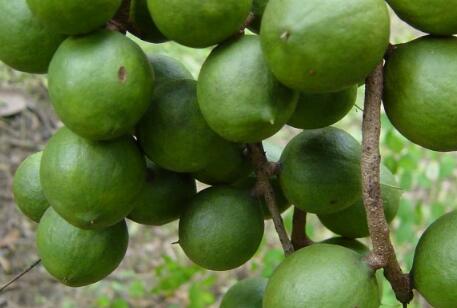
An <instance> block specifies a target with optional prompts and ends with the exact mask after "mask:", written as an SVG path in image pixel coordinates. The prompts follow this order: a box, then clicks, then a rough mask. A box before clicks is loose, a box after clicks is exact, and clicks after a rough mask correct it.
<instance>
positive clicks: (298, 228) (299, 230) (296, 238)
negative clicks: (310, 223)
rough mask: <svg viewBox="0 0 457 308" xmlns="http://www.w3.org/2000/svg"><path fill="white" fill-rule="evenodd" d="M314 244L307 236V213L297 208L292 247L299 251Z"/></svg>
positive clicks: (293, 222)
mask: <svg viewBox="0 0 457 308" xmlns="http://www.w3.org/2000/svg"><path fill="white" fill-rule="evenodd" d="M312 243H313V242H312V241H311V240H310V239H309V238H308V236H307V235H306V212H305V211H303V210H301V209H299V208H298V207H295V208H294V216H293V218H292V245H293V246H294V249H295V250H298V249H300V248H303V247H306V246H308V245H311V244H312Z"/></svg>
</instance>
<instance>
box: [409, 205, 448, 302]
mask: <svg viewBox="0 0 457 308" xmlns="http://www.w3.org/2000/svg"><path fill="white" fill-rule="evenodd" d="M456 263H457V211H453V212H451V213H448V214H446V215H444V216H442V217H440V218H439V219H438V220H437V221H435V222H434V223H433V224H432V225H431V226H430V227H429V228H428V229H427V230H426V231H425V233H424V234H423V235H422V237H421V239H420V241H419V243H418V244H417V247H416V252H415V255H414V263H413V269H412V271H411V273H412V277H413V281H414V288H415V289H416V290H417V291H419V293H420V294H421V295H422V296H423V297H425V299H426V300H427V301H428V302H429V304H430V305H432V306H433V307H436V308H453V307H455V303H456V302H457V293H456V292H455V290H456V289H457V267H456V266H455V264H456Z"/></svg>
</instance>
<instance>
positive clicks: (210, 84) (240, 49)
mask: <svg viewBox="0 0 457 308" xmlns="http://www.w3.org/2000/svg"><path fill="white" fill-rule="evenodd" d="M297 99H298V93H297V92H295V91H292V90H290V89H288V88H286V87H285V86H283V85H282V84H280V83H279V82H278V81H277V80H276V78H275V77H274V76H273V75H272V74H271V72H270V71H269V69H268V67H267V64H266V62H265V59H264V57H263V55H262V49H261V47H260V40H259V38H258V37H257V36H254V35H249V36H244V37H242V38H239V39H237V40H232V41H230V42H227V43H226V44H224V45H222V46H219V47H218V48H216V49H215V50H214V51H213V52H212V53H211V55H210V56H209V57H208V59H207V60H206V61H205V63H204V64H203V67H202V70H201V72H200V76H199V78H198V103H199V105H200V109H201V111H202V114H203V116H204V117H205V119H206V121H207V122H208V125H209V126H210V127H211V128H212V129H213V130H214V131H215V132H216V133H218V134H219V135H220V136H222V137H223V138H224V139H227V140H230V141H233V142H242V143H253V142H258V141H261V140H264V139H266V138H268V137H270V136H272V135H274V134H275V133H276V132H277V131H279V130H280V129H281V128H282V127H283V126H284V124H286V122H287V120H289V118H290V116H291V115H292V113H293V112H294V110H295V107H296V104H297Z"/></svg>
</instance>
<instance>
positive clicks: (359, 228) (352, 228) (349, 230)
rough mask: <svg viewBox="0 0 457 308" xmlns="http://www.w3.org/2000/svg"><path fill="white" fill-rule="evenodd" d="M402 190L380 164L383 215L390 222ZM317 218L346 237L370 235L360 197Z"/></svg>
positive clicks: (396, 209)
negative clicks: (343, 207)
mask: <svg viewBox="0 0 457 308" xmlns="http://www.w3.org/2000/svg"><path fill="white" fill-rule="evenodd" d="M401 194H402V190H401V189H400V188H399V186H398V183H397V181H396V180H395V177H394V175H393V174H392V173H391V172H390V171H389V169H387V167H384V166H382V168H381V196H382V201H383V205H384V215H385V217H386V220H387V222H388V223H390V222H391V221H392V220H393V219H394V218H395V215H396V214H397V211H398V208H399V206H400V198H401ZM318 217H319V220H320V221H321V222H322V224H324V226H326V227H327V228H328V229H329V230H331V231H333V232H334V233H336V234H339V235H341V236H344V237H347V238H360V237H366V236H369V235H370V232H369V231H368V223H367V214H366V212H365V207H364V206H363V200H362V198H361V197H360V199H359V200H358V201H357V202H356V203H355V204H353V205H351V206H350V207H348V208H347V209H345V210H343V211H340V212H337V213H334V214H330V215H319V216H318Z"/></svg>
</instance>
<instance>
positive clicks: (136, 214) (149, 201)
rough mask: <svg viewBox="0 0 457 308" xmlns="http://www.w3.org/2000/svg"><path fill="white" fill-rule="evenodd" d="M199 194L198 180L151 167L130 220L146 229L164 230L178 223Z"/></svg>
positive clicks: (152, 165)
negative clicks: (145, 226) (155, 227)
mask: <svg viewBox="0 0 457 308" xmlns="http://www.w3.org/2000/svg"><path fill="white" fill-rule="evenodd" d="M196 193H197V186H196V184H195V180H194V179H193V178H192V177H191V176H190V175H188V174H183V173H175V172H171V171H167V170H165V169H162V168H159V167H157V166H155V165H154V164H152V163H151V164H149V166H148V168H147V177H146V184H145V185H144V187H143V190H142V191H141V192H140V194H139V195H138V197H137V198H136V200H135V206H134V209H133V211H132V212H131V213H130V214H129V216H128V218H129V219H131V220H133V221H134V222H137V223H139V224H143V225H151V226H162V225H164V224H167V223H169V222H172V221H174V220H176V219H178V218H179V217H180V216H181V215H182V213H183V212H184V210H185V208H186V206H187V205H188V204H189V203H190V201H191V200H192V198H193V197H194V195H195V194H196Z"/></svg>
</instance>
